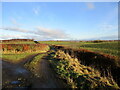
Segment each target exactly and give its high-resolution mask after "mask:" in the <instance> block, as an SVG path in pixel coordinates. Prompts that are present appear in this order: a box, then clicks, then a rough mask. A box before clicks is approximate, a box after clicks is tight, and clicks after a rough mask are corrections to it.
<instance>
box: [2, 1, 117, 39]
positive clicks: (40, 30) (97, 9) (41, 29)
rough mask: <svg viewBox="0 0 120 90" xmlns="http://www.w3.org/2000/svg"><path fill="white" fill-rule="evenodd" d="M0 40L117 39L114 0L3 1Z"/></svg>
mask: <svg viewBox="0 0 120 90" xmlns="http://www.w3.org/2000/svg"><path fill="white" fill-rule="evenodd" d="M0 29H1V32H0V34H1V36H0V39H12V38H28V39H35V40H95V39H101V40H102V39H104V40H109V39H118V3H117V2H75V3H74V2H3V3H2V26H0Z"/></svg>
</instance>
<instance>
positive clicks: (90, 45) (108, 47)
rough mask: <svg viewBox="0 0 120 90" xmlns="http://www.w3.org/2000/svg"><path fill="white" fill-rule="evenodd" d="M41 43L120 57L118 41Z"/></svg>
mask: <svg viewBox="0 0 120 90" xmlns="http://www.w3.org/2000/svg"><path fill="white" fill-rule="evenodd" d="M40 43H46V44H50V45H64V46H68V47H70V48H74V49H81V48H82V49H87V50H91V51H94V52H100V53H105V54H110V55H113V56H119V55H118V52H119V50H118V49H119V45H118V41H113V42H99V43H94V42H74V41H73V42H72V41H71V42H70V41H40Z"/></svg>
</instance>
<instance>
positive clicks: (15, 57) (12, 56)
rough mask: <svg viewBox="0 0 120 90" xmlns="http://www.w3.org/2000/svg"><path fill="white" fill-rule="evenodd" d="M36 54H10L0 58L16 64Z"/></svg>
mask: <svg viewBox="0 0 120 90" xmlns="http://www.w3.org/2000/svg"><path fill="white" fill-rule="evenodd" d="M36 53H38V52H33V53H20V54H16V53H11V54H2V55H1V56H0V58H3V59H5V60H6V61H8V62H12V63H18V62H20V61H21V60H22V59H23V58H25V57H27V56H30V55H33V54H36Z"/></svg>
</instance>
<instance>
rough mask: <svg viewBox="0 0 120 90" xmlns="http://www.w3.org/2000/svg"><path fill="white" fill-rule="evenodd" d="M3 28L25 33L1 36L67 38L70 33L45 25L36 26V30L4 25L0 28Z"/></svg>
mask: <svg viewBox="0 0 120 90" xmlns="http://www.w3.org/2000/svg"><path fill="white" fill-rule="evenodd" d="M0 29H2V30H7V31H15V32H21V33H23V34H25V35H23V36H20V35H13V36H12V35H7V36H6V35H2V36H1V38H2V39H4V37H5V38H9V37H11V38H12V37H13V38H34V39H37V40H38V39H39V40H41V39H44V40H47V39H49V40H50V39H51V40H52V39H66V38H68V34H66V33H65V32H64V31H62V30H59V29H49V28H44V27H40V26H38V27H36V28H35V30H27V29H23V28H19V27H3V28H0Z"/></svg>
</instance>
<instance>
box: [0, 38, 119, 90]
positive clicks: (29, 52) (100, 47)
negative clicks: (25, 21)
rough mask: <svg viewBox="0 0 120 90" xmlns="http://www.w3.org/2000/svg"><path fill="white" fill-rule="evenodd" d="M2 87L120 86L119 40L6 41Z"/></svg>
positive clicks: (4, 45) (3, 49) (2, 49)
mask: <svg viewBox="0 0 120 90" xmlns="http://www.w3.org/2000/svg"><path fill="white" fill-rule="evenodd" d="M0 46H1V52H2V56H0V58H1V60H0V62H2V88H3V89H4V88H24V89H31V88H79V89H120V88H119V87H120V78H119V77H120V75H119V72H120V59H119V56H118V49H119V47H118V41H90V42H72V41H71V42H70V41H39V42H37V41H32V40H31V41H29V40H28V41H20V40H18V41H9V42H7V41H5V42H4V43H1V44H0Z"/></svg>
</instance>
